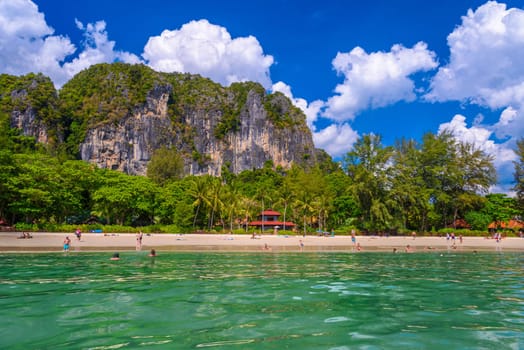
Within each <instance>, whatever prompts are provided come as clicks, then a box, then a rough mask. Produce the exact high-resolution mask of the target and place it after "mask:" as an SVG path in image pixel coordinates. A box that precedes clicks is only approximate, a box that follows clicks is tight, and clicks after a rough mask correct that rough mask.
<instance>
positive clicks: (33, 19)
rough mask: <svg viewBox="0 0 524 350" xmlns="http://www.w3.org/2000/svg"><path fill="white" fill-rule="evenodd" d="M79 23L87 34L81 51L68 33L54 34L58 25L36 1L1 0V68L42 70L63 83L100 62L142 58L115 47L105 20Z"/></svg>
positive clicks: (10, 71) (58, 83)
mask: <svg viewBox="0 0 524 350" xmlns="http://www.w3.org/2000/svg"><path fill="white" fill-rule="evenodd" d="M77 27H78V29H79V30H81V31H82V32H83V33H84V38H85V40H84V43H83V45H82V47H81V51H80V52H78V51H79V50H78V49H77V47H76V46H75V45H74V44H73V43H71V41H70V39H69V38H68V37H65V36H61V35H53V34H54V29H53V28H51V27H50V26H48V25H47V23H46V21H45V18H44V14H43V13H41V12H39V11H38V7H37V6H36V5H35V4H34V3H33V2H31V1H29V0H10V1H5V0H3V1H0V71H1V72H4V73H8V74H13V75H23V74H27V73H30V72H35V73H36V72H40V73H43V74H45V75H47V76H49V77H50V78H51V80H53V82H54V83H55V85H56V86H57V87H61V86H62V85H63V84H64V83H65V82H67V81H68V80H69V79H71V78H72V77H73V76H74V75H75V74H76V73H78V72H80V71H81V70H82V69H85V68H87V67H89V66H91V65H93V64H96V63H103V62H114V61H115V60H120V61H123V62H129V63H136V62H139V59H138V57H137V56H136V55H133V54H130V53H127V52H121V51H116V50H115V49H114V46H115V42H113V41H110V40H109V39H108V35H107V32H106V30H105V27H106V24H105V22H104V21H99V22H96V23H94V24H87V25H86V26H84V25H83V24H82V23H80V22H79V21H77ZM75 53H76V57H74V56H73V54H75ZM67 59H69V60H67Z"/></svg>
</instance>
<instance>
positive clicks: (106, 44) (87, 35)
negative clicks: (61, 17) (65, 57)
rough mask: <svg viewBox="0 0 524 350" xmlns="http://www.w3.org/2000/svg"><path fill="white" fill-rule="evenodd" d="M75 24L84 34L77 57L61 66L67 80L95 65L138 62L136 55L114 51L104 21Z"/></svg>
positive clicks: (112, 42)
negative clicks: (81, 47)
mask: <svg viewBox="0 0 524 350" xmlns="http://www.w3.org/2000/svg"><path fill="white" fill-rule="evenodd" d="M75 23H76V26H77V28H78V29H79V30H81V31H83V32H84V43H83V45H84V47H83V51H82V52H80V54H79V55H78V57H76V58H74V59H73V60H72V61H71V62H67V63H65V64H64V65H63V69H64V70H65V71H66V72H67V76H68V77H69V78H71V77H73V76H74V75H75V74H76V73H78V72H80V71H81V70H83V69H86V68H88V67H89V66H91V65H93V64H97V63H106V62H115V61H121V62H126V63H139V62H140V59H139V58H138V57H137V56H136V55H133V54H131V53H128V52H123V51H116V50H115V42H114V41H111V40H109V38H108V34H107V31H106V23H105V22H104V21H98V22H96V23H88V24H87V25H84V24H83V23H82V22H80V21H79V20H75Z"/></svg>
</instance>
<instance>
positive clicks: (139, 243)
mask: <svg viewBox="0 0 524 350" xmlns="http://www.w3.org/2000/svg"><path fill="white" fill-rule="evenodd" d="M142 237H143V235H142V231H139V232H138V233H137V234H136V250H142Z"/></svg>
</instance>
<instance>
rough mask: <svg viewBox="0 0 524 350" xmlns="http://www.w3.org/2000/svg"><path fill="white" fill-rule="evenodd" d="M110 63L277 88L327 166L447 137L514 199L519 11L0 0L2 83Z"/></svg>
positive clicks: (462, 4)
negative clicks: (368, 150)
mask: <svg viewBox="0 0 524 350" xmlns="http://www.w3.org/2000/svg"><path fill="white" fill-rule="evenodd" d="M116 61H120V62H127V63H142V64H145V65H147V66H150V67H151V68H153V69H155V70H157V71H162V72H175V71H176V72H187V73H194V74H200V75H202V76H205V77H208V78H210V79H212V80H214V81H216V82H218V83H220V84H222V85H224V86H228V85H229V84H231V83H233V82H237V81H248V80H249V81H256V82H259V83H260V84H262V85H263V86H264V87H265V88H266V90H267V91H268V92H275V91H280V92H282V93H284V94H285V95H287V96H288V97H289V98H290V99H291V100H292V101H293V103H294V104H295V105H296V106H297V107H299V108H301V109H302V110H303V111H304V113H305V114H306V117H307V123H308V126H309V127H310V129H311V131H312V134H313V140H314V142H315V145H316V147H318V148H322V149H324V150H325V151H326V152H328V153H329V154H330V155H331V156H332V157H333V158H334V159H335V160H338V159H341V157H343V156H344V155H345V154H346V153H347V152H348V151H350V150H351V147H352V145H353V144H354V142H355V141H356V140H357V139H358V138H359V137H361V136H363V135H365V134H370V133H373V134H377V135H380V136H381V137H382V141H383V144H384V145H386V146H388V145H394V144H395V141H397V140H400V139H401V138H407V139H415V140H417V141H421V140H422V137H423V135H424V134H425V133H427V132H432V133H439V132H442V131H444V130H447V131H450V132H452V133H453V135H454V136H455V137H456V138H457V139H458V140H460V141H465V142H469V143H473V144H474V145H475V146H476V147H477V148H480V149H482V150H483V151H485V152H486V153H487V154H490V155H492V156H493V157H494V159H495V161H494V164H495V167H496V169H497V173H498V183H497V185H495V186H493V187H492V188H491V189H490V190H491V192H494V193H507V194H509V195H513V192H512V191H511V187H512V186H513V185H514V183H513V181H514V179H513V172H514V165H513V161H516V160H517V156H516V154H515V152H514V151H513V150H514V149H516V141H517V140H519V139H521V138H523V137H524V0H518V1H516V0H508V1H505V2H495V1H476V0H469V1H467V0H425V1H420V0H396V1H390V0H366V1H364V0H360V1H356V0H347V1H343V0H340V1H337V0H327V1H318V0H264V1H261V0H251V1H242V2H240V1H227V0H226V1H216V0H192V1H186V0H181V1H177V0H172V1H166V0H148V1H138V0H103V1H102V0H84V1H81V0H79V1H70V0H33V1H31V0H0V73H7V74H12V75H24V74H27V73H30V72H35V73H36V72H41V73H43V74H45V75H47V76H49V77H50V78H51V79H52V80H53V82H54V84H55V86H56V88H57V89H60V87H61V86H63V85H64V84H65V83H66V82H67V81H68V80H69V79H71V78H72V77H73V76H74V75H75V74H76V73H78V72H80V71H81V70H83V69H86V68H88V67H89V66H90V65H93V64H97V63H102V62H106V63H110V62H116Z"/></svg>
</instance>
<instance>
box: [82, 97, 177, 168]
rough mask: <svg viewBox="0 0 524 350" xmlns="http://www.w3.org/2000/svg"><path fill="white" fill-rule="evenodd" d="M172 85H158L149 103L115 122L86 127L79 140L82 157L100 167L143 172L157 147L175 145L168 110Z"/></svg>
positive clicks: (149, 98)
mask: <svg viewBox="0 0 524 350" xmlns="http://www.w3.org/2000/svg"><path fill="white" fill-rule="evenodd" d="M169 93H170V89H156V90H154V91H152V92H151V93H150V94H149V95H148V97H147V102H146V104H145V105H144V106H143V107H142V108H139V109H137V110H136V111H135V112H134V113H133V114H132V115H129V116H126V117H124V118H122V119H121V120H120V121H119V122H118V123H117V124H116V125H115V124H107V125H102V126H99V127H96V128H91V129H88V130H87V133H86V137H85V140H84V141H83V142H82V143H81V144H80V156H81V158H82V160H85V161H87V162H90V163H94V164H96V165H97V166H98V167H99V168H109V169H113V170H119V171H122V172H125V173H128V174H137V175H144V174H145V173H146V171H147V163H148V162H149V160H150V159H151V156H152V154H153V152H154V150H155V149H158V148H160V147H162V146H166V147H172V146H173V140H171V138H170V137H169V135H172V134H173V126H172V123H171V120H170V118H169V116H168V113H167V100H168V98H169Z"/></svg>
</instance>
